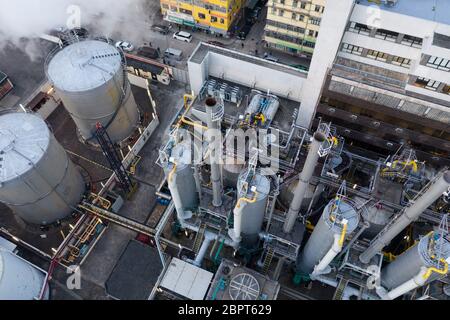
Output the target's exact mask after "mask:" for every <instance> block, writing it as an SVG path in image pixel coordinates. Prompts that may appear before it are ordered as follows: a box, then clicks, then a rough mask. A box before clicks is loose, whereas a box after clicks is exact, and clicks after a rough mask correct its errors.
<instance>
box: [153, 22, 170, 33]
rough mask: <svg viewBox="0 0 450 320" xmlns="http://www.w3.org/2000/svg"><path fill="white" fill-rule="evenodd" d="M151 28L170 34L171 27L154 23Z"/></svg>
mask: <svg viewBox="0 0 450 320" xmlns="http://www.w3.org/2000/svg"><path fill="white" fill-rule="evenodd" d="M151 29H152V30H153V31H156V32H159V33H161V34H168V33H169V30H170V28H169V27H167V26H164V25H162V24H154V25H152V26H151Z"/></svg>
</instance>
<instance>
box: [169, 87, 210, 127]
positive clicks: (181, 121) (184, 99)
mask: <svg viewBox="0 0 450 320" xmlns="http://www.w3.org/2000/svg"><path fill="white" fill-rule="evenodd" d="M188 99H191V101H192V102H191V103H190V104H189V105H188V103H187V101H188ZM193 102H194V96H193V95H191V94H185V95H184V96H183V104H184V107H185V109H186V110H185V111H184V112H183V115H182V116H181V119H180V121H178V123H177V125H176V126H177V128H179V127H180V126H181V123H184V124H187V125H190V126H194V127H199V128H202V129H204V130H208V127H205V126H203V125H201V124H199V123H195V122H192V121H189V120H186V119H185V118H184V116H185V115H186V114H187V113H188V111H189V110H190V109H191V107H192V103H193Z"/></svg>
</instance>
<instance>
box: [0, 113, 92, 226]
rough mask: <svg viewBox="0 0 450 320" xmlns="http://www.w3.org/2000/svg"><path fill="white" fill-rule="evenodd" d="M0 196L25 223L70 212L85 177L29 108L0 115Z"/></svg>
mask: <svg viewBox="0 0 450 320" xmlns="http://www.w3.org/2000/svg"><path fill="white" fill-rule="evenodd" d="M0 153H1V157H0V201H1V202H3V203H5V204H6V205H8V206H9V207H10V208H11V209H12V210H13V211H14V212H15V213H16V214H17V215H18V216H20V217H21V218H22V219H23V220H25V221H26V222H28V223H32V224H38V225H47V224H51V223H53V222H55V221H58V220H61V219H64V218H65V217H66V216H68V215H69V214H71V213H72V212H73V210H74V207H76V205H77V204H78V203H79V201H80V200H81V198H82V196H83V194H84V191H85V183H84V181H83V178H82V176H81V174H80V172H79V171H78V169H77V168H76V167H75V166H74V164H73V163H72V161H71V160H70V159H69V157H68V155H67V153H66V152H65V150H64V149H63V147H62V146H61V145H60V144H59V143H58V142H57V141H56V139H55V137H54V136H53V134H52V133H51V132H50V130H49V128H48V127H47V124H46V123H45V121H44V120H42V119H41V118H40V117H39V116H37V115H35V114H31V113H5V114H2V115H0Z"/></svg>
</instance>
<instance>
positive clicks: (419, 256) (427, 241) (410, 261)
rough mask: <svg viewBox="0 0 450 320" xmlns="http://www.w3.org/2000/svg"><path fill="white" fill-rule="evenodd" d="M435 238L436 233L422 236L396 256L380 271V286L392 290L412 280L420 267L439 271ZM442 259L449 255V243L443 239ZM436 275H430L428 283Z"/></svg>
mask: <svg viewBox="0 0 450 320" xmlns="http://www.w3.org/2000/svg"><path fill="white" fill-rule="evenodd" d="M436 236H439V234H438V233H435V232H432V233H429V234H428V235H426V236H424V237H423V238H422V239H420V241H419V242H418V243H416V244H415V245H413V246H412V247H411V248H409V249H408V250H406V251H405V252H404V253H402V254H401V255H400V256H398V257H397V258H396V259H395V260H394V261H393V262H391V263H390V264H389V265H388V266H386V267H385V268H384V269H383V270H382V271H381V285H382V286H383V287H384V288H386V289H388V290H392V289H394V288H396V287H398V286H399V285H401V284H403V283H405V282H406V281H408V280H410V279H412V278H414V277H415V276H416V275H417V274H418V273H419V272H420V270H421V268H422V267H426V268H430V267H435V268H437V269H441V268H442V266H441V264H440V263H438V261H437V259H436V252H435V250H434V249H436V247H438V246H436V243H435V240H436ZM442 251H443V255H444V256H443V257H442V258H443V259H447V258H448V257H449V254H450V242H449V241H448V239H445V238H444V243H443V246H442ZM437 276H438V275H437V274H436V273H432V275H431V276H430V278H429V279H428V282H430V281H433V280H435V279H436V278H437Z"/></svg>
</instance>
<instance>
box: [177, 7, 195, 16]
mask: <svg viewBox="0 0 450 320" xmlns="http://www.w3.org/2000/svg"><path fill="white" fill-rule="evenodd" d="M180 12H181V13H185V14H188V15H192V11H191V10H186V9H183V8H180Z"/></svg>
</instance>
